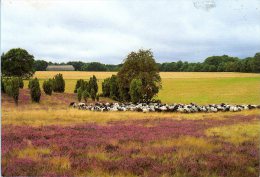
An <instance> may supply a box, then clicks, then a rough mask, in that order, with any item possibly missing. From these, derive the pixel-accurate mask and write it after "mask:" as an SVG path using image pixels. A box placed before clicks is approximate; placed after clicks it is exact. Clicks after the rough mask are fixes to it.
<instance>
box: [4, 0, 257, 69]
mask: <svg viewBox="0 0 260 177" xmlns="http://www.w3.org/2000/svg"><path fill="white" fill-rule="evenodd" d="M259 19H260V0H244V1H242V0H229V1H226V0H215V1H214V0H185V1H179V0H175V1H174V0H171V1H166V0H159V1H158V0H144V1H141V2H140V1H134V0H133V1H130V0H129V1H128V0H121V1H114V0H107V1H101V0H98V1H94V0H93V1H91V0H86V1H80V0H77V1H72V0H71V1H69V0H67V1H66V0H52V1H50V0H49V1H48V0H47V1H46V0H45V1H44V0H41V1H40V0H39V1H37V0H34V1H33V0H27V1H22V0H16V1H11V0H2V2H1V50H2V52H6V51H8V50H9V49H11V48H17V47H20V48H24V49H26V50H27V51H28V52H29V53H31V54H33V55H34V57H35V58H36V59H45V60H48V61H55V62H66V61H72V60H82V61H85V62H91V61H99V62H103V63H107V64H110V63H111V64H118V63H121V62H122V60H123V59H124V58H125V57H126V56H127V54H128V53H129V52H131V51H136V50H138V49H140V48H141V49H151V50H152V52H153V53H154V56H155V58H156V60H157V62H165V61H168V62H170V61H177V60H185V61H203V60H204V59H205V58H206V57H207V56H212V55H223V54H227V55H232V56H238V57H241V58H244V57H247V56H253V55H254V54H255V53H256V52H260V20H259Z"/></svg>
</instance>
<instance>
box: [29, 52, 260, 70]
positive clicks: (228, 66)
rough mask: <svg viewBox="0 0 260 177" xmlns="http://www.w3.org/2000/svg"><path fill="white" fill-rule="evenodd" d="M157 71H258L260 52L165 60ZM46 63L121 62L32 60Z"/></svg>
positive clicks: (38, 65)
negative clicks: (196, 59) (173, 60)
mask: <svg viewBox="0 0 260 177" xmlns="http://www.w3.org/2000/svg"><path fill="white" fill-rule="evenodd" d="M156 64H157V67H158V69H159V71H163V72H245V73H259V72H260V53H256V54H255V55H254V56H253V57H247V58H244V59H240V58H238V57H231V56H228V55H222V56H211V57H208V58H206V59H205V60H204V61H203V62H187V61H185V62H183V61H181V60H179V61H177V62H165V63H156ZM48 65H72V66H73V67H74V68H75V70H76V71H119V70H120V69H121V67H122V66H123V64H118V65H116V64H115V65H113V64H103V63H99V62H90V63H84V62H82V61H69V62H67V63H64V62H62V63H52V62H47V61H44V60H35V61H34V65H33V66H34V70H35V71H45V70H46V68H47V66H48Z"/></svg>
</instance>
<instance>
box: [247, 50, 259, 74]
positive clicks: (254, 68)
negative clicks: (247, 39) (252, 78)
mask: <svg viewBox="0 0 260 177" xmlns="http://www.w3.org/2000/svg"><path fill="white" fill-rule="evenodd" d="M249 66H250V68H251V72H254V73H260V53H256V54H255V56H254V58H252V59H251V60H250V61H249Z"/></svg>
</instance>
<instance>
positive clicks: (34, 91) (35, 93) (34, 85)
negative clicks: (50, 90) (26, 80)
mask: <svg viewBox="0 0 260 177" xmlns="http://www.w3.org/2000/svg"><path fill="white" fill-rule="evenodd" d="M29 85H30V94H31V99H32V101H33V102H37V103H39V102H40V98H41V88H40V84H39V80H38V79H37V78H35V79H32V80H30V84H29Z"/></svg>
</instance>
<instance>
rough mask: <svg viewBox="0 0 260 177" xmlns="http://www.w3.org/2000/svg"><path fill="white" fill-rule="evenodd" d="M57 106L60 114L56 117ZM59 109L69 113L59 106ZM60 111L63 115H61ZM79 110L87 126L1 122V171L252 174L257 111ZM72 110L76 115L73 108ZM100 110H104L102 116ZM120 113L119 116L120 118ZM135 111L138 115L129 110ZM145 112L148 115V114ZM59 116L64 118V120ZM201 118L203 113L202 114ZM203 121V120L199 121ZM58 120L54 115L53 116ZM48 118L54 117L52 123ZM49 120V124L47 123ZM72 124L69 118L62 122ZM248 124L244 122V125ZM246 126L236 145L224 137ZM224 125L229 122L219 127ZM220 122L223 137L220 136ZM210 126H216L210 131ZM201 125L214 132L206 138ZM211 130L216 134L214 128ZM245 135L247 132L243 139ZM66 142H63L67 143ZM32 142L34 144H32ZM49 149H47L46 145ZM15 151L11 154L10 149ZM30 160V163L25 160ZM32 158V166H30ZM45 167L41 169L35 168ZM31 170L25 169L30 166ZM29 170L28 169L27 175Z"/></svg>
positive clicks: (254, 173) (255, 172)
mask: <svg viewBox="0 0 260 177" xmlns="http://www.w3.org/2000/svg"><path fill="white" fill-rule="evenodd" d="M61 112H62V111H59V114H57V115H60V114H61ZM64 113H66V114H67V113H68V112H67V111H65V112H64ZM64 113H63V114H64ZM85 113H86V114H85V115H84V114H82V113H80V115H82V117H80V116H79V117H77V119H78V118H80V119H83V118H85V119H86V120H88V121H89V123H87V122H84V123H81V124H79V123H78V122H77V123H76V124H75V125H73V126H62V125H47V126H25V125H22V124H21V123H20V125H19V126H15V125H10V124H8V125H7V124H5V125H3V127H2V162H4V163H2V169H4V170H3V174H4V175H6V176H8V175H10V176H12V175H16V176H17V175H18V176H19V175H34V176H41V175H43V176H44V175H53V176H60V175H63V174H65V173H66V174H69V176H77V175H79V174H80V175H83V176H92V175H94V176H113V175H114V176H117V175H118V176H120V175H121V176H127V175H128V176H135V175H136V176H176V174H178V176H212V175H213V176H227V177H228V176H239V177H240V176H241V177H248V176H257V175H258V167H259V152H258V138H259V134H258V138H257V137H256V136H255V135H256V134H255V133H252V131H254V132H255V131H258V130H257V128H258V129H259V126H260V125H259V124H257V125H256V121H259V119H260V117H259V116H257V115H253V116H252V115H250V116H249V115H239V116H236V115H235V116H234V115H233V116H226V118H225V119H219V118H216V117H218V116H220V115H221V114H220V115H218V116H216V117H211V116H212V114H211V115H210V116H209V118H205V117H204V116H202V115H198V117H197V118H195V119H194V120H191V119H189V118H188V119H187V117H186V119H174V118H172V116H170V117H171V118H169V117H168V118H165V119H158V117H159V116H160V115H159V114H157V115H156V116H155V117H156V118H154V119H151V118H150V117H149V119H147V118H145V117H147V116H145V117H144V118H142V119H131V120H127V119H119V120H118V117H117V116H115V117H116V119H114V121H111V119H108V117H110V116H112V115H113V116H114V114H110V115H109V116H108V117H105V118H104V120H107V119H108V120H107V122H106V124H103V123H104V122H101V124H99V123H100V122H99V123H98V122H96V123H95V124H93V120H94V119H92V120H89V117H86V115H89V116H93V114H94V117H95V120H97V119H96V118H97V115H100V114H101V117H104V115H105V114H102V113H98V114H96V113H93V112H92V113H91V114H90V113H88V112H85ZM74 114H75V112H74ZM106 115H107V114H106ZM122 115H125V114H119V116H122ZM135 115H137V114H135ZM150 115H151V114H150ZM70 116H71V115H69V118H68V119H64V121H65V122H67V121H68V120H69V119H71V117H70ZM202 117H204V118H202ZM201 118H202V119H201ZM59 122H60V120H59ZM52 123H53V122H52ZM52 123H51V124H52ZM69 124H71V123H69ZM249 124H250V125H249ZM243 125H244V126H246V128H244V129H243V131H242V132H241V133H240V132H239V133H240V134H239V136H238V138H243V139H244V138H246V139H244V140H245V141H241V142H240V143H235V142H233V141H232V140H230V139H229V137H230V136H236V135H234V134H232V133H231V134H230V135H227V136H226V129H227V128H228V127H229V126H232V127H233V128H232V132H237V131H238V129H240V128H241V127H243ZM225 126H228V127H225ZM221 127H224V130H225V131H224V132H223V133H224V134H222V133H220V131H221V129H220V128H221ZM214 128H217V129H214ZM207 130H210V132H212V131H214V132H216V133H217V135H220V136H214V135H213V134H209V135H207V133H205V132H207ZM217 131H218V132H217ZM247 135H250V136H249V137H247ZM68 139H69V141H67V140H68ZM33 146H35V147H33ZM47 147H52V148H47ZM14 150H15V151H14ZM25 158H27V159H28V158H30V159H31V161H30V162H27V161H28V160H25V162H21V161H19V163H18V161H17V160H18V159H22V160H24V159H25ZM32 162H35V163H32ZM40 164H44V168H41V167H43V165H42V166H40ZM34 168H35V169H36V172H35V171H33V172H32V171H31V170H32V169H34ZM32 173H33V174H32Z"/></svg>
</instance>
